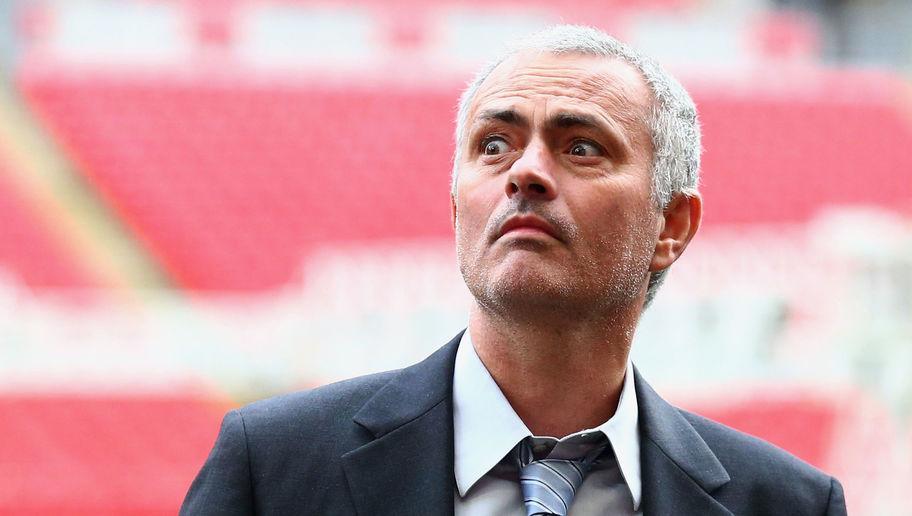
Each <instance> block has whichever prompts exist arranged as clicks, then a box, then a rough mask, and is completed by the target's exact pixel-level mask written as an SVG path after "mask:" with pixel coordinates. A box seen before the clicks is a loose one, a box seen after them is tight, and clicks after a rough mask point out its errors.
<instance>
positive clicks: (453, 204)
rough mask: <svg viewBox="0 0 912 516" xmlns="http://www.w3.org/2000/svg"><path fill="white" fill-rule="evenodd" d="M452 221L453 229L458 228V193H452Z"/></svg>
mask: <svg viewBox="0 0 912 516" xmlns="http://www.w3.org/2000/svg"><path fill="white" fill-rule="evenodd" d="M450 222H451V223H452V224H453V229H456V194H453V193H451V194H450Z"/></svg>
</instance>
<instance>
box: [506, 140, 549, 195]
mask: <svg viewBox="0 0 912 516" xmlns="http://www.w3.org/2000/svg"><path fill="white" fill-rule="evenodd" d="M554 167H555V163H554V159H553V158H552V156H551V155H550V153H549V152H548V150H547V148H545V146H543V145H539V144H536V143H530V144H529V146H528V147H526V149H525V151H523V155H522V156H521V157H520V158H519V159H518V160H516V161H514V162H513V166H512V167H510V171H509V172H508V174H507V185H506V194H507V197H514V196H517V195H520V196H523V197H526V198H528V199H535V200H541V201H548V200H552V199H554V198H555V197H557V185H556V184H555V182H554V176H553V174H552V172H553V170H554Z"/></svg>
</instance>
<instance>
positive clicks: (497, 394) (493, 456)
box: [453, 330, 642, 511]
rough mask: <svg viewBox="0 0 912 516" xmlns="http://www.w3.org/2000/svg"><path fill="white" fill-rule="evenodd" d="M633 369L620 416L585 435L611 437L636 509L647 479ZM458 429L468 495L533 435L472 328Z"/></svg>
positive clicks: (457, 375) (466, 341)
mask: <svg viewBox="0 0 912 516" xmlns="http://www.w3.org/2000/svg"><path fill="white" fill-rule="evenodd" d="M632 371H633V368H632V367H630V364H629V363H628V365H627V372H626V373H625V375H624V386H623V387H622V389H621V396H620V399H619V400H618V407H617V411H616V412H615V414H614V416H612V417H611V419H609V420H608V421H606V422H604V423H602V424H601V425H599V426H598V427H596V428H594V429H590V430H583V431H581V432H580V433H582V432H591V431H592V430H599V431H601V432H603V433H604V434H605V435H606V436H607V437H608V439H609V440H610V441H611V446H612V448H613V449H614V454H615V456H616V457H617V462H618V467H619V468H620V470H621V475H623V477H624V481H625V482H626V483H627V488H628V489H629V490H630V495H631V497H632V498H633V509H634V510H635V511H636V510H639V506H640V500H641V497H642V480H641V477H640V436H639V432H638V430H637V425H638V419H639V417H638V408H637V399H636V390H635V388H634V382H633V374H632ZM453 432H454V434H453V437H454V447H455V462H454V473H455V476H456V487H457V489H458V490H459V495H460V496H465V495H466V493H467V492H468V491H469V489H471V488H472V486H473V485H475V483H476V482H478V481H479V480H480V479H481V477H483V476H484V475H485V474H486V473H487V472H488V471H490V470H491V468H493V467H494V466H495V465H497V463H498V462H500V461H501V459H503V457H504V456H505V455H507V454H508V453H510V451H511V450H512V449H513V448H514V447H515V446H516V444H517V443H518V442H519V441H521V440H523V439H525V438H526V437H528V436H530V435H532V432H530V431H529V429H528V428H527V427H526V425H525V424H524V423H523V422H522V420H521V419H520V418H519V416H517V415H516V412H515V411H514V410H513V407H511V406H510V402H508V401H507V399H506V397H504V395H503V392H501V390H500V387H498V386H497V383H496V382H495V381H494V378H492V377H491V374H490V373H489V372H488V370H487V368H485V366H484V364H483V363H482V362H481V359H480V358H478V354H477V353H476V352H475V347H474V346H473V344H472V339H471V337H470V336H469V331H468V330H466V331H465V333H463V336H462V340H461V341H460V345H459V349H458V350H457V351H456V366H455V371H454V375H453ZM574 435H575V434H574Z"/></svg>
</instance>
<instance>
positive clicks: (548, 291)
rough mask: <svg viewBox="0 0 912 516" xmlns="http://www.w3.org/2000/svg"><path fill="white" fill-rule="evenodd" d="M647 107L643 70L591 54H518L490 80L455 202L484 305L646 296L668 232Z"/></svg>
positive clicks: (565, 304) (467, 267)
mask: <svg viewBox="0 0 912 516" xmlns="http://www.w3.org/2000/svg"><path fill="white" fill-rule="evenodd" d="M651 102H652V97H651V94H650V91H649V89H648V87H647V86H646V84H645V83H644V81H643V79H642V77H641V76H640V74H639V72H638V71H637V70H636V69H634V68H633V67H631V66H630V65H628V64H626V63H624V62H622V61H619V60H614V59H607V58H601V57H594V56H584V55H577V54H570V55H567V54H565V55H555V54H548V53H525V54H519V55H517V56H515V57H513V58H511V59H509V60H507V61H506V62H504V63H502V64H501V65H500V66H498V67H497V69H495V70H494V72H493V73H492V74H491V75H490V76H489V77H488V78H487V79H486V80H485V81H484V83H483V84H482V85H481V87H480V88H479V90H478V93H477V94H476V96H475V98H474V100H473V102H472V105H471V106H470V107H469V114H468V118H467V123H466V133H465V134H464V135H463V141H462V144H461V149H460V150H461V153H460V161H459V163H457V167H458V182H457V188H456V193H455V195H454V198H453V202H454V207H453V210H454V212H453V213H454V217H455V225H456V243H457V254H458V259H459V265H460V269H461V271H462V274H463V276H464V278H465V281H466V284H467V285H468V287H469V290H470V291H471V292H472V294H473V295H474V296H475V298H476V299H477V300H478V302H479V303H481V304H482V305H483V306H486V307H488V308H492V309H508V310H511V311H513V310H518V309H523V308H529V309H532V310H533V311H534V310H535V309H546V310H555V309H560V310H563V311H567V310H574V311H578V310H584V311H591V310H598V311H602V312H603V311H605V310H609V309H611V308H612V307H617V306H620V305H629V304H630V303H631V302H632V301H634V300H636V299H639V302H640V303H642V296H643V295H644V293H645V287H646V282H647V280H648V274H649V266H650V261H651V259H652V255H653V253H654V250H655V245H656V241H657V237H658V234H659V231H660V229H661V226H660V224H659V220H660V219H661V217H660V215H661V212H660V211H659V210H657V209H656V207H655V205H654V202H653V200H652V197H651V195H650V193H651V184H652V175H651V164H652V143H651V139H650V133H649V130H648V128H647V126H646V117H647V113H648V112H649V109H650V105H651ZM579 315H583V314H582V313H580V314H579Z"/></svg>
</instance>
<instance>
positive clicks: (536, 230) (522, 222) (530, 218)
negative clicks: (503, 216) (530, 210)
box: [497, 215, 561, 240]
mask: <svg viewBox="0 0 912 516" xmlns="http://www.w3.org/2000/svg"><path fill="white" fill-rule="evenodd" d="M508 234H509V235H511V236H512V235H515V236H517V237H519V236H529V237H533V238H534V237H536V236H542V235H546V236H549V237H551V238H553V239H555V240H561V239H560V238H559V237H558V235H557V231H555V230H554V227H553V226H552V225H551V224H548V222H547V221H545V220H544V219H542V218H541V217H538V216H536V215H517V216H514V217H510V218H509V219H507V221H506V222H504V223H503V225H502V226H501V227H500V231H498V233H497V238H501V237H503V236H505V235H508Z"/></svg>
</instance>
